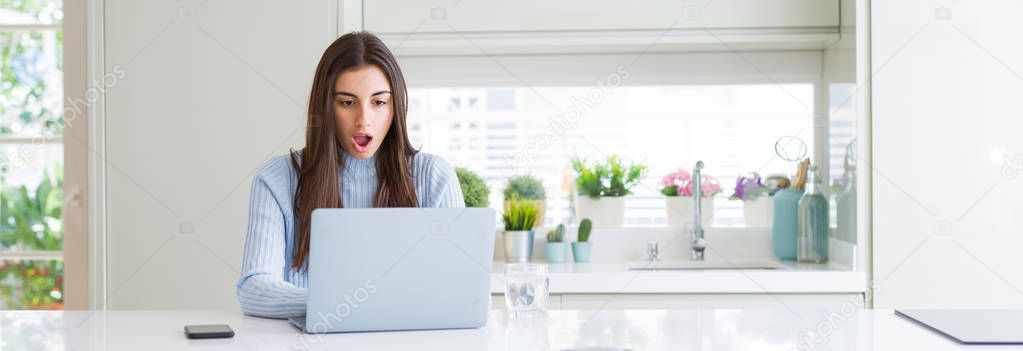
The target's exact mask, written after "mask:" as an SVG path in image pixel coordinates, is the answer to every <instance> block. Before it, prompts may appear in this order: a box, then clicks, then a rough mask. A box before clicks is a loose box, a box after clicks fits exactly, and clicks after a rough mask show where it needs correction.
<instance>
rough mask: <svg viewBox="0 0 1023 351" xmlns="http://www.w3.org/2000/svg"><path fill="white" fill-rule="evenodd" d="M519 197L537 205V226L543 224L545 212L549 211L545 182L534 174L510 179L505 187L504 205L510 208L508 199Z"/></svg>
mask: <svg viewBox="0 0 1023 351" xmlns="http://www.w3.org/2000/svg"><path fill="white" fill-rule="evenodd" d="M512 198H518V199H519V200H522V201H529V202H532V203H533V204H535V205H536V209H537V213H536V224H535V225H536V227H540V226H543V223H544V218H546V217H544V216H545V213H546V212H547V193H546V191H544V189H543V182H541V181H540V179H537V178H535V177H532V176H528V175H526V176H518V177H512V178H510V179H508V184H507V185H505V187H504V207H505V208H508V200H509V199H512Z"/></svg>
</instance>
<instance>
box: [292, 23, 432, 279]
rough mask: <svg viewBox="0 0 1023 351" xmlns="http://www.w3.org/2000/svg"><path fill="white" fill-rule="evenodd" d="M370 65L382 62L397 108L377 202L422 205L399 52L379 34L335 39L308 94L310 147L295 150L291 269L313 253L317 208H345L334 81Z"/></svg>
mask: <svg viewBox="0 0 1023 351" xmlns="http://www.w3.org/2000/svg"><path fill="white" fill-rule="evenodd" d="M365 65H374V66H377V67H378V68H380V70H382V71H384V74H385V75H387V78H388V80H389V81H390V83H391V96H392V101H393V102H392V104H391V106H392V107H393V109H394V111H393V113H394V116H393V118H392V122H391V128H390V129H389V130H388V131H387V135H386V136H385V137H384V141H383V143H381V145H380V149H379V150H377V152H376V157H375V159H376V171H377V192H376V195H374V198H373V207H418V205H419V200H418V199H417V197H416V189H415V185H414V184H413V181H412V165H411V163H412V158H413V156H415V154H416V152H417V150H416V149H414V148H413V147H412V143H411V142H409V139H408V134H406V132H405V117H406V114H407V112H408V98H407V95H406V88H405V78H404V77H402V74H401V69H400V68H398V62H397V61H396V60H395V59H394V55H392V54H391V51H390V50H388V49H387V46H386V45H384V43H383V41H381V40H380V39H379V38H377V37H376V36H374V35H373V34H370V33H366V32H353V33H349V34H345V35H343V36H341V37H340V38H338V39H337V40H335V41H334V43H332V44H330V46H328V47H327V50H326V51H324V52H323V56H322V57H320V63H319V64H318V65H317V66H316V76H314V77H313V87H312V91H311V92H310V93H309V113H308V116H307V117H308V118H307V119H306V137H305V149H304V150H303V152H301V153H298V152H295V151H294V150H292V152H291V164H292V166H293V167H295V170H296V171H297V172H298V189H296V191H295V214H296V215H297V218H296V226H297V230H296V231H295V236H296V239H297V243H296V245H295V246H294V247H295V252H293V259H292V262H291V266H292V268H295V269H300V268H302V267H304V266H305V263H306V259H307V257H308V256H309V230H310V226H311V223H310V222H311V220H312V213H313V210H315V209H317V208H342V207H344V203H343V201H342V199H341V184H340V181H339V177H340V175H339V174H340V172H341V170H342V169H344V166H345V165H344V157H342V153H344V152H345V151H344V150H342V149H341V145H340V143H339V142H338V140H337V134H336V131H337V128H339V127H338V126H337V123H336V121H335V117H334V109H333V104H334V101H333V99H334V93H335V92H334V84H335V82H336V81H337V79H338V77H340V76H341V74H342V73H344V72H345V71H347V70H350V69H353V68H359V67H363V66H365ZM299 157H301V162H299Z"/></svg>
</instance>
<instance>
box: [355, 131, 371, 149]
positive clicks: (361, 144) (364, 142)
mask: <svg viewBox="0 0 1023 351" xmlns="http://www.w3.org/2000/svg"><path fill="white" fill-rule="evenodd" d="M371 141H373V136H371V135H369V134H364V133H359V134H355V135H353V136H352V145H354V146H355V152H359V153H363V152H367V151H369V143H370V142H371Z"/></svg>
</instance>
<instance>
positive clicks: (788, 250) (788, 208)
mask: <svg viewBox="0 0 1023 351" xmlns="http://www.w3.org/2000/svg"><path fill="white" fill-rule="evenodd" d="M802 196H803V190H802V189H793V188H787V189H781V190H778V192H776V193H774V221H772V226H771V242H772V246H773V248H774V255H775V256H777V257H778V259H780V260H795V259H796V222H797V216H796V213H797V212H799V199H800V198H801V197H802Z"/></svg>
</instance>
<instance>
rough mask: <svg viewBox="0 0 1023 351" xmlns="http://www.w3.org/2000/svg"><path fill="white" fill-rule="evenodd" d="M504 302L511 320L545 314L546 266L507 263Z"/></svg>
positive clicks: (547, 294) (547, 290)
mask: <svg viewBox="0 0 1023 351" xmlns="http://www.w3.org/2000/svg"><path fill="white" fill-rule="evenodd" d="M504 279H505V283H504V302H505V306H506V307H507V309H508V315H509V316H511V317H513V318H535V317H540V316H543V315H544V314H546V313H547V298H548V296H549V295H550V283H549V281H548V278H547V265H546V264H539V263H509V264H507V265H505V266H504Z"/></svg>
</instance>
